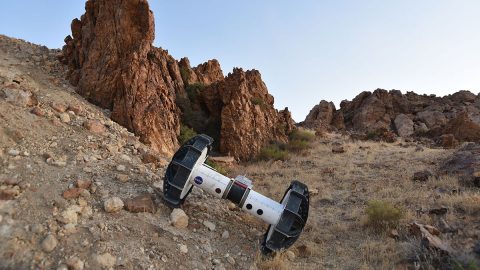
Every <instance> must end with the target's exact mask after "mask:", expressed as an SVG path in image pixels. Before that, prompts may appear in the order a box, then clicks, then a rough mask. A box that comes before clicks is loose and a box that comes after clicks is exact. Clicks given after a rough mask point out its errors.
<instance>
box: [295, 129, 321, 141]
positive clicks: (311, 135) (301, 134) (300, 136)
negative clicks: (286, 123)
mask: <svg viewBox="0 0 480 270" xmlns="http://www.w3.org/2000/svg"><path fill="white" fill-rule="evenodd" d="M289 138H290V140H291V141H294V140H297V141H306V142H313V141H314V140H315V132H313V131H310V130H306V129H301V128H298V129H296V130H294V131H292V133H290V135H289Z"/></svg>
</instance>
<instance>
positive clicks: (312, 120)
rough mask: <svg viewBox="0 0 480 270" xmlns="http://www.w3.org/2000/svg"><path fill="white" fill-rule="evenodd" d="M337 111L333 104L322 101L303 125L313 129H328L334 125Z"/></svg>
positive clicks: (309, 114) (312, 110) (311, 111)
mask: <svg viewBox="0 0 480 270" xmlns="http://www.w3.org/2000/svg"><path fill="white" fill-rule="evenodd" d="M335 111H336V108H335V105H334V104H333V102H328V101H325V100H322V101H320V103H319V104H318V105H315V106H314V107H313V108H312V109H311V110H310V112H309V113H308V115H307V117H306V118H305V121H303V123H302V125H303V126H304V127H308V128H312V129H317V128H321V127H328V126H330V125H331V123H332V120H333V116H334V114H335Z"/></svg>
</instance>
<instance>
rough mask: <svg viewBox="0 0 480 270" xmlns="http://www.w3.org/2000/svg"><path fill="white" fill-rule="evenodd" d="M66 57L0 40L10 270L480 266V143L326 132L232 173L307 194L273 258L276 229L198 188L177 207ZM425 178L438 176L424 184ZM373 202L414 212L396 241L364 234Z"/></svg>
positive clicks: (1, 248)
mask: <svg viewBox="0 0 480 270" xmlns="http://www.w3.org/2000/svg"><path fill="white" fill-rule="evenodd" d="M60 54H61V52H60V51H58V50H48V49H47V48H45V47H41V46H36V45H33V44H30V43H27V42H24V41H21V40H16V39H11V38H7V37H4V36H1V35H0V60H1V61H0V269H58V270H68V269H70V270H82V269H203V270H206V269H218V270H220V269H251V270H254V269H262V270H263V269H275V270H287V269H414V268H415V269H416V268H418V269H451V267H453V266H452V265H454V266H455V267H458V268H459V269H461V268H460V267H463V268H464V269H469V268H468V267H470V269H475V268H472V267H474V266H476V265H479V264H480V242H479V241H480V227H479V226H480V225H479V224H480V220H479V218H480V195H479V194H480V193H479V189H478V169H479V168H480V167H479V166H478V163H479V162H478V155H479V150H478V145H471V144H469V145H465V147H463V148H461V149H459V150H458V151H454V150H450V149H442V148H435V149H430V148H427V147H423V146H421V145H419V144H418V142H405V141H399V142H397V143H393V144H385V143H381V142H380V143H379V142H370V141H368V142H364V141H360V142H359V141H356V142H355V141H352V140H350V139H349V138H348V137H346V136H342V135H340V134H327V136H326V137H324V138H323V139H317V141H316V142H314V143H313V144H312V145H311V147H310V148H309V149H308V150H307V151H306V152H304V153H302V154H301V155H298V156H292V157H291V159H289V160H286V161H276V162H271V161H269V162H259V163H246V164H243V165H237V166H235V167H233V168H229V170H230V171H231V173H230V174H229V176H236V175H246V176H247V177H249V178H251V179H252V180H254V181H253V184H254V188H255V190H256V191H259V192H261V193H262V194H265V195H267V196H269V197H271V198H273V199H275V200H279V199H280V198H281V197H282V196H283V193H284V190H285V188H286V187H287V186H288V183H289V182H290V181H291V180H292V179H299V180H301V181H302V182H305V183H306V184H308V185H309V188H310V191H311V193H310V200H311V202H310V211H309V219H308V222H307V226H306V228H305V231H304V232H303V233H302V235H301V236H300V238H299V240H298V241H297V242H296V243H295V244H294V245H293V246H292V247H291V248H290V249H289V250H287V251H285V252H282V253H280V254H277V255H276V256H275V257H273V258H264V257H262V256H260V255H259V253H258V246H259V241H260V240H261V239H262V235H263V232H264V231H265V230H266V226H265V224H263V223H262V222H259V221H258V220H255V219H254V218H253V217H252V216H250V215H248V214H246V213H244V212H242V211H239V209H238V208H236V207H234V206H232V205H231V204H228V203H226V202H220V201H218V200H216V199H215V198H213V197H212V196H209V195H207V194H204V193H203V192H202V191H200V190H198V189H194V190H193V191H192V193H191V194H190V195H189V197H188V198H187V200H186V203H185V204H184V205H183V207H182V209H181V210H175V211H172V210H171V209H169V208H167V207H165V205H164V204H163V201H162V199H161V196H159V195H158V194H159V192H160V193H161V187H162V176H163V174H164V170H165V165H166V163H167V162H168V158H167V157H165V156H162V155H157V154H156V153H155V152H152V151H150V148H149V147H148V146H146V145H144V144H143V143H141V142H140V141H139V137H138V136H135V135H134V134H133V133H131V132H129V131H128V130H126V129H125V128H124V127H122V126H120V125H118V124H117V123H115V122H113V121H112V120H111V119H110V118H109V117H110V111H109V110H105V109H101V108H99V107H97V106H95V105H93V104H91V103H90V102H88V101H87V100H86V99H84V98H83V97H82V96H80V95H79V94H78V93H76V91H75V90H76V89H75V88H74V87H72V86H71V85H70V84H69V82H67V81H66V80H64V78H65V75H66V73H67V72H68V71H67V70H65V67H64V66H63V65H62V64H61V63H60V62H59V61H58V60H57V56H59V55H60ZM237 72H238V73H239V74H240V75H241V74H243V75H241V76H240V75H236V76H238V78H241V77H242V76H252V77H254V78H255V77H257V75H255V74H250V75H247V73H248V72H242V71H240V70H238V71H237ZM234 78H237V77H234ZM232 80H233V79H232ZM246 81H250V80H246ZM232 84H234V85H235V84H237V82H236V81H234V82H232ZM246 94H249V95H250V94H251V93H249V92H248V91H247V92H246ZM262 97H264V98H265V100H269V99H268V98H269V97H268V95H264V96H262ZM199 99H201V98H199ZM233 100H235V99H233ZM258 102H259V101H255V102H252V104H249V103H247V104H249V105H248V107H249V109H250V108H252V109H254V110H255V108H256V106H261V105H259V104H254V103H258ZM222 106H223V105H222ZM219 111H221V110H219ZM282 115H286V116H287V117H286V118H288V116H289V112H288V111H283V112H282ZM282 128H283V127H282ZM340 147H341V149H342V151H336V150H335V149H338V148H340ZM452 153H453V156H451V154H452ZM437 170H438V173H437ZM416 172H421V176H425V175H426V177H422V179H421V180H416V179H418V177H416V175H417V174H418V173H416ZM457 174H459V176H457ZM476 186H477V187H476ZM372 200H381V201H386V202H390V203H392V204H393V205H395V206H398V207H399V208H400V209H402V210H403V211H404V216H403V218H402V219H401V220H399V221H398V224H396V225H397V226H396V229H395V230H388V231H386V232H383V233H378V232H377V231H375V230H373V229H372V228H370V227H369V226H367V225H366V224H365V221H364V220H365V218H366V214H365V213H366V208H367V205H368V203H369V202H370V201H372ZM413 222H416V223H419V224H425V226H426V225H430V226H435V227H434V228H433V229H432V228H431V227H427V228H430V229H431V230H433V231H434V232H435V235H434V236H435V237H436V238H432V237H433V236H432V235H429V234H426V233H425V232H423V233H424V234H425V235H427V236H429V237H430V238H425V237H422V235H420V236H418V237H422V239H420V238H418V237H416V236H415V235H414V234H412V232H410V230H409V228H410V227H411V224H412V223H413ZM425 226H423V227H425ZM429 239H430V240H429ZM432 239H433V240H435V241H437V242H435V243H433V242H431V240H432ZM433 244H437V246H439V247H441V248H444V249H445V250H439V249H438V248H437V247H435V246H431V245H433ZM445 252H447V253H445ZM468 265H470V266H468ZM472 265H473V266H472ZM449 267H450V268H449Z"/></svg>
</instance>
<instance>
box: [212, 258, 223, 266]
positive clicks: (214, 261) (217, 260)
mask: <svg viewBox="0 0 480 270" xmlns="http://www.w3.org/2000/svg"><path fill="white" fill-rule="evenodd" d="M220 263H221V261H220V260H219V259H213V260H212V264H213V265H219V264H220Z"/></svg>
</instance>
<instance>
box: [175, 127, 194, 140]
mask: <svg viewBox="0 0 480 270" xmlns="http://www.w3.org/2000/svg"><path fill="white" fill-rule="evenodd" d="M195 135H197V133H196V132H195V130H193V129H191V128H189V127H187V126H185V125H181V126H180V135H179V136H178V142H179V143H180V144H184V143H186V142H187V141H188V140H190V139H191V138H193V137H195Z"/></svg>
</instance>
